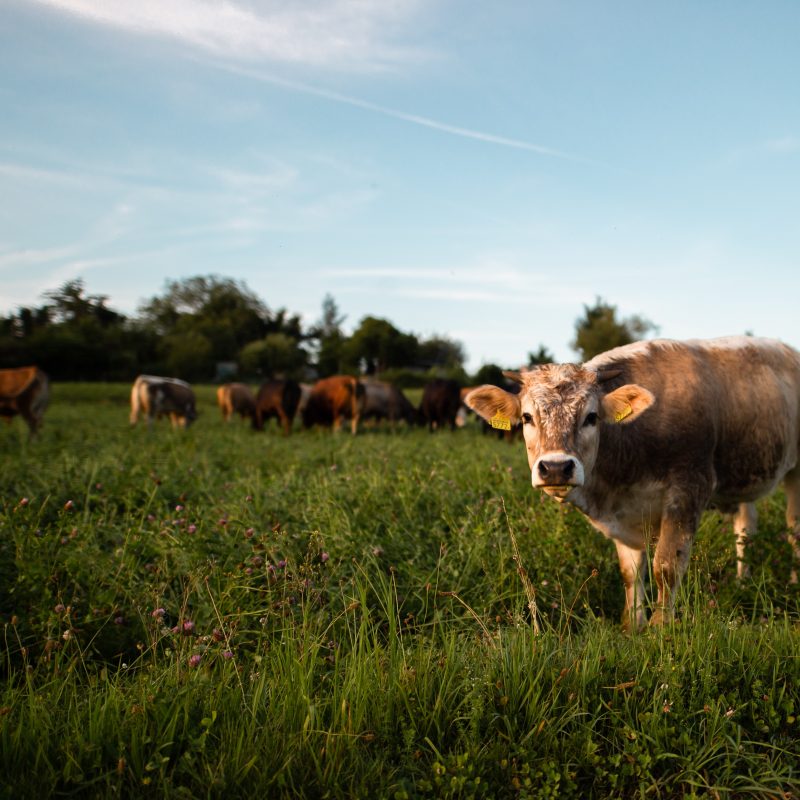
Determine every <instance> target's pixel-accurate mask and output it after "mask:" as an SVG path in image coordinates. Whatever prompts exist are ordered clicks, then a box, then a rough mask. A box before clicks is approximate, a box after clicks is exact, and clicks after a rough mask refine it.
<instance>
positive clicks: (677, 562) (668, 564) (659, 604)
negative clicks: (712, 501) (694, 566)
mask: <svg viewBox="0 0 800 800" xmlns="http://www.w3.org/2000/svg"><path fill="white" fill-rule="evenodd" d="M698 518H699V514H698V513H697V512H694V513H692V511H691V510H690V509H689V508H687V505H686V504H685V503H683V502H677V503H671V504H668V506H667V508H666V509H665V510H664V515H663V516H662V518H661V532H660V534H659V537H658V543H657V544H656V552H655V554H654V556H653V577H654V578H655V581H656V586H657V587H658V597H657V599H656V609H655V611H654V612H653V616H652V617H651V618H650V624H651V625H662V624H663V623H665V622H669V621H670V620H671V619H672V615H673V611H674V608H675V595H676V593H677V591H678V587H679V586H680V583H681V580H682V579H683V576H684V573H685V572H686V567H687V566H688V565H689V555H690V554H691V551H692V542H693V541H694V534H695V530H696V529H697V520H698Z"/></svg>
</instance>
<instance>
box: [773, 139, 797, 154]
mask: <svg viewBox="0 0 800 800" xmlns="http://www.w3.org/2000/svg"><path fill="white" fill-rule="evenodd" d="M765 147H766V149H767V150H769V151H770V152H772V153H797V152H798V151H800V138H798V137H797V136H782V137H780V138H778V139H769V140H768V141H767V143H766V145H765Z"/></svg>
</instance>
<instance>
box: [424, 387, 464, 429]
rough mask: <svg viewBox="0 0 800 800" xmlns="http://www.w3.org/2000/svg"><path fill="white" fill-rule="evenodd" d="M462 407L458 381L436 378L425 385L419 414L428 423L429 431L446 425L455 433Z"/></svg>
mask: <svg viewBox="0 0 800 800" xmlns="http://www.w3.org/2000/svg"><path fill="white" fill-rule="evenodd" d="M460 407H461V388H460V387H459V385H458V382H457V381H453V380H449V379H448V378H435V379H434V380H432V381H430V382H428V383H427V384H425V388H424V389H423V390H422V403H421V404H420V407H419V413H420V417H421V418H422V419H423V420H425V422H426V423H427V425H428V430H429V431H431V432H433V431H434V430H436V429H437V428H440V427H441V426H442V425H445V424H446V425H449V426H450V430H451V431H454V430H455V429H456V417H457V416H458V409H459V408H460Z"/></svg>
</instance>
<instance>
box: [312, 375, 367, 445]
mask: <svg viewBox="0 0 800 800" xmlns="http://www.w3.org/2000/svg"><path fill="white" fill-rule="evenodd" d="M363 408H364V385H363V384H362V383H360V382H359V381H358V380H357V379H356V378H353V377H352V376H350V375H333V376H332V377H330V378H322V379H321V380H318V381H317V382H316V383H315V384H314V387H313V389H312V390H311V394H310V395H309V398H308V402H307V403H306V406H305V408H304V409H303V426H304V427H306V428H310V427H311V426H312V425H327V426H332V427H333V430H334V431H338V430H339V429H340V428H341V426H342V420H343V419H346V418H347V419H349V420H350V432H351V433H352V434H353V435H355V434H356V433H357V431H358V421H359V419H360V418H361V413H362V411H363Z"/></svg>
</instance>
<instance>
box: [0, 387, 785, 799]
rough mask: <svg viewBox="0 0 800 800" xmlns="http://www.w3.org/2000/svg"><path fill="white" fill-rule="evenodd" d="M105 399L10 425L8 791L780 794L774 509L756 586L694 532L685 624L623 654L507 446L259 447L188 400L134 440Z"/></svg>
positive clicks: (723, 532)
mask: <svg viewBox="0 0 800 800" xmlns="http://www.w3.org/2000/svg"><path fill="white" fill-rule="evenodd" d="M126 398H127V393H126V390H125V388H124V387H117V386H109V387H86V386H78V385H76V386H69V385H59V386H56V387H55V391H54V398H53V406H52V408H51V409H50V411H49V412H48V416H47V418H46V427H45V428H44V430H43V432H42V435H41V438H40V439H39V440H35V441H33V442H30V443H29V442H27V440H26V438H25V436H24V434H23V432H22V431H21V429H18V427H17V426H14V427H12V428H9V429H7V430H3V431H2V433H3V437H2V438H1V439H0V474H2V475H3V491H2V497H1V498H0V503H1V504H0V622H1V623H2V635H3V657H2V666H1V667H0V670H2V675H3V679H4V683H3V687H2V697H0V759H2V769H1V770H0V791H2V792H3V793H4V795H5V796H9V797H31V798H34V797H36V798H39V797H48V796H68V795H75V796H78V795H83V796H86V795H94V796H126V797H147V796H153V797H200V796H208V797H215V796H222V795H228V796H231V795H232V796H250V795H253V796H267V797H279V796H287V797H289V796H292V797H295V796H299V797H323V796H330V797H343V798H344V797H356V796H357V797H387V798H406V797H407V798H412V797H454V798H455V797H536V798H538V797H664V798H667V797H670V798H671V797H682V796H685V797H702V796H708V797H731V798H733V797H745V796H751V797H786V796H797V795H798V786H800V763H798V752H799V751H800V735H798V725H797V721H796V715H797V712H798V704H799V703H800V664H799V663H798V652H799V650H798V643H799V640H800V631H798V619H800V615H799V614H798V592H797V589H796V587H793V586H789V585H788V555H787V552H788V546H787V544H786V542H785V541H784V540H783V538H782V535H783V533H784V532H783V527H782V526H783V522H782V516H781V513H782V502H783V501H782V498H781V497H780V496H778V497H776V498H771V499H769V500H768V501H766V502H765V503H763V504H762V508H761V513H762V523H763V531H762V533H761V535H760V536H759V538H758V539H757V541H756V542H754V547H753V548H752V551H753V554H752V568H753V577H752V578H751V579H750V580H749V581H748V582H746V583H744V584H738V583H737V582H736V580H735V559H734V553H733V541H732V536H731V535H730V531H729V529H728V526H727V525H726V523H725V521H724V520H722V519H721V518H720V517H719V516H717V515H713V514H709V515H707V516H706V517H705V518H704V520H703V524H702V526H701V530H700V533H699V536H698V541H697V544H696V547H695V550H694V556H693V561H692V565H691V568H690V571H689V575H688V576H687V580H686V582H685V584H684V587H683V589H682V591H681V598H680V600H679V609H680V615H679V620H678V621H677V622H676V623H675V624H674V625H671V626H669V627H668V628H665V629H664V630H652V631H647V632H645V633H644V634H642V635H640V636H634V637H626V636H624V635H623V634H622V632H621V630H620V627H619V625H618V620H619V615H620V612H621V607H622V588H621V583H620V579H619V576H618V570H617V566H616V558H615V555H614V550H613V546H611V545H610V543H609V542H607V541H606V540H605V539H604V538H603V537H602V536H600V535H599V534H597V533H595V532H594V531H592V530H591V529H590V528H589V527H588V526H587V524H586V523H585V522H584V521H583V520H582V518H580V516H579V515H577V514H575V513H574V512H571V511H569V510H566V509H564V508H562V507H560V506H557V505H556V504H555V503H552V502H550V501H549V500H547V499H543V498H541V497H539V496H538V495H536V494H534V493H533V492H532V490H531V489H530V483H529V477H528V474H527V466H526V464H525V461H524V454H523V452H522V448H521V446H519V445H517V446H515V447H509V446H508V445H506V444H505V443H503V442H499V441H497V440H495V439H493V438H490V437H483V436H481V434H480V433H479V432H477V431H472V430H467V431H459V432H457V433H455V434H450V433H449V432H443V433H440V434H436V435H433V436H431V435H429V434H428V433H427V432H423V431H419V430H418V431H407V430H404V429H398V430H397V431H396V432H390V431H387V430H371V431H366V432H365V433H364V434H363V435H359V436H358V437H356V438H351V437H349V436H348V435H340V436H331V435H330V434H328V433H325V432H316V431H312V432H303V433H300V434H298V435H296V436H293V437H291V438H289V439H285V438H283V437H281V436H280V435H279V434H278V433H277V431H276V430H272V431H268V432H267V433H266V434H261V435H259V434H255V433H253V432H252V431H250V430H249V429H248V428H247V427H246V426H243V425H240V424H237V423H233V424H231V425H228V426H225V425H223V424H222V422H221V420H220V419H219V418H218V417H217V415H216V413H215V412H214V410H213V408H212V406H211V392H210V391H209V390H205V391H202V392H201V400H202V402H203V406H204V408H203V411H204V413H203V415H202V416H201V418H200V420H199V421H198V422H197V424H196V425H195V427H193V428H191V429H190V430H188V431H171V430H169V429H168V428H167V427H165V426H157V429H156V430H155V431H153V432H148V431H147V430H146V429H144V428H139V429H134V430H129V429H128V425H127V409H126V406H125V402H126ZM513 541H516V543H517V545H518V548H519V559H520V561H521V564H520V563H518V562H516V561H515V558H514V556H515V553H514V549H513V544H512V542H513ZM520 566H522V567H523V568H524V570H525V573H526V574H527V576H528V578H529V580H530V587H529V588H528V592H526V586H525V583H524V581H523V579H522V577H521V575H520V572H519V567H520ZM531 592H533V593H535V597H534V598H531V596H530V593H531ZM532 599H533V600H534V601H535V603H532V602H531V600H532ZM533 608H535V609H536V611H535V614H536V616H535V617H534V612H533V611H532V609H533ZM535 622H538V625H539V626H540V629H541V632H540V633H538V634H537V633H536V630H535V625H534V623H535Z"/></svg>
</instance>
